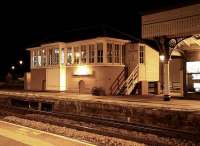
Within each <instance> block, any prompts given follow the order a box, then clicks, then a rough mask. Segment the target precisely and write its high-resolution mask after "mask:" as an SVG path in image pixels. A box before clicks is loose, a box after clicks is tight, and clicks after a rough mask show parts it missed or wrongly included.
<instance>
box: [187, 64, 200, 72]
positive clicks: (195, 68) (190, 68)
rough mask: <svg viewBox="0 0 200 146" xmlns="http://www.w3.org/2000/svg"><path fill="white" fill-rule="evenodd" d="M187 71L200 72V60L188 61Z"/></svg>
mask: <svg viewBox="0 0 200 146" xmlns="http://www.w3.org/2000/svg"><path fill="white" fill-rule="evenodd" d="M186 66H187V73H200V61H193V62H187V64H186Z"/></svg>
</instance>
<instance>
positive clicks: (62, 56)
mask: <svg viewBox="0 0 200 146" xmlns="http://www.w3.org/2000/svg"><path fill="white" fill-rule="evenodd" d="M61 64H62V65H63V64H65V52H64V48H62V50H61Z"/></svg>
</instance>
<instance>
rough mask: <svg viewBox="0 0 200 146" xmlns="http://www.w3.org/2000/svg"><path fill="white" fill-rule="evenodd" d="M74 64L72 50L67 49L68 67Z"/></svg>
mask: <svg viewBox="0 0 200 146" xmlns="http://www.w3.org/2000/svg"><path fill="white" fill-rule="evenodd" d="M69 64H72V48H67V65H69Z"/></svg>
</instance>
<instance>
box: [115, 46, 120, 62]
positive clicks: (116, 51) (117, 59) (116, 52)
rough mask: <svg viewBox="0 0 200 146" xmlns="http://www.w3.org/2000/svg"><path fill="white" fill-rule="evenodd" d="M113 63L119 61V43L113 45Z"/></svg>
mask: <svg viewBox="0 0 200 146" xmlns="http://www.w3.org/2000/svg"><path fill="white" fill-rule="evenodd" d="M114 54H115V63H119V45H118V44H116V45H115V53H114Z"/></svg>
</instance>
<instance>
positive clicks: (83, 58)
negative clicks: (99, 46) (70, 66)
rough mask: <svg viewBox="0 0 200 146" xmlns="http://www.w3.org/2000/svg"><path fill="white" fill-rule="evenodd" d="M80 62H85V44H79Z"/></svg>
mask: <svg viewBox="0 0 200 146" xmlns="http://www.w3.org/2000/svg"><path fill="white" fill-rule="evenodd" d="M81 63H86V46H85V45H83V46H81Z"/></svg>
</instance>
